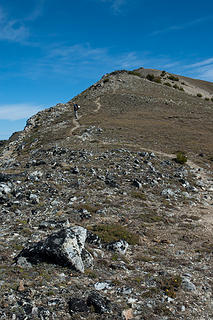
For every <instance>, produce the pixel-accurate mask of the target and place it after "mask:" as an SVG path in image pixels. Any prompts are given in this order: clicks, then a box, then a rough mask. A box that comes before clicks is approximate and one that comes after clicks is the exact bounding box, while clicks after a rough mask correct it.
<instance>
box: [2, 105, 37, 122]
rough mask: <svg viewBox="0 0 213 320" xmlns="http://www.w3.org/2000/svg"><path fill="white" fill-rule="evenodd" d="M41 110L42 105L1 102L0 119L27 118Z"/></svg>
mask: <svg viewBox="0 0 213 320" xmlns="http://www.w3.org/2000/svg"><path fill="white" fill-rule="evenodd" d="M40 110H42V107H39V106H35V105H33V104H31V103H18V104H3V105H0V120H11V121H15V120H20V119H27V118H29V117H31V116H32V115H33V114H35V113H37V112H38V111H40Z"/></svg>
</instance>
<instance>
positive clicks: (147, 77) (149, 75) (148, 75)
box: [146, 73, 155, 81]
mask: <svg viewBox="0 0 213 320" xmlns="http://www.w3.org/2000/svg"><path fill="white" fill-rule="evenodd" d="M154 78H155V76H154V74H150V73H149V74H147V76H146V79H147V80H149V81H154Z"/></svg>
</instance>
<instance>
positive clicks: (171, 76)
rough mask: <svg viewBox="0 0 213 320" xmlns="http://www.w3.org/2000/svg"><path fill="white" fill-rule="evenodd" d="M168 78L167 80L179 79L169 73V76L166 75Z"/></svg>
mask: <svg viewBox="0 0 213 320" xmlns="http://www.w3.org/2000/svg"><path fill="white" fill-rule="evenodd" d="M168 79H169V80H172V81H179V78H178V77H175V76H173V75H172V74H171V75H170V76H168Z"/></svg>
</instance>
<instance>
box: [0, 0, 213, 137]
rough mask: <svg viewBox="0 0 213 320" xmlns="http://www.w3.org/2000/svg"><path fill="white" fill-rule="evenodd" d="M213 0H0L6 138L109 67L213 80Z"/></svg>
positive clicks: (1, 114)
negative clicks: (163, 72)
mask: <svg viewBox="0 0 213 320" xmlns="http://www.w3.org/2000/svg"><path fill="white" fill-rule="evenodd" d="M212 26H213V1H211V0H203V1H196V0H193V1H192V0H187V1H186V0H179V1H171V0H161V1H160V0H77V1H76V0H1V1H0V139H7V138H8V137H9V136H10V135H11V134H12V133H13V132H14V131H19V130H22V129H23V128H24V125H25V123H26V120H27V119H28V118H29V117H30V116H31V115H33V114H35V113H36V112H38V111H39V110H42V109H44V108H47V107H50V106H53V105H55V104H57V103H60V102H62V103H64V102H67V101H68V100H70V99H71V98H73V96H75V95H76V94H78V93H80V92H81V91H83V90H84V89H86V88H87V87H89V86H90V85H91V84H93V83H94V82H96V81H97V80H99V78H100V77H101V76H102V75H103V74H105V73H108V72H112V71H114V70H117V69H128V70H132V69H135V68H138V67H145V68H149V67H150V68H155V69H161V70H166V71H169V72H172V73H176V74H181V75H186V76H190V77H194V78H200V79H203V80H208V81H213V42H212V29H213V28H212Z"/></svg>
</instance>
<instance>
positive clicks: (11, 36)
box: [0, 7, 29, 42]
mask: <svg viewBox="0 0 213 320" xmlns="http://www.w3.org/2000/svg"><path fill="white" fill-rule="evenodd" d="M0 30H1V31H0V40H9V41H15V42H22V41H23V40H25V39H26V38H28V36H29V30H28V29H27V28H26V27H25V26H24V25H23V23H22V22H20V21H19V20H17V19H10V18H8V16H7V14H6V13H5V12H4V10H3V9H2V8H1V7H0Z"/></svg>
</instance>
